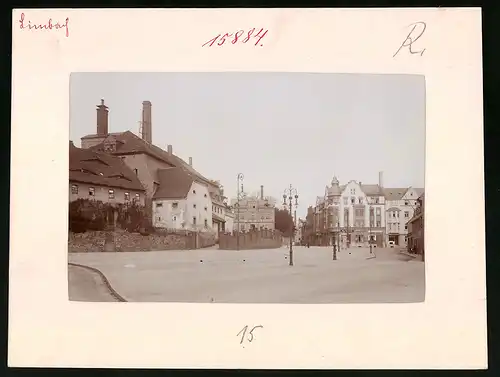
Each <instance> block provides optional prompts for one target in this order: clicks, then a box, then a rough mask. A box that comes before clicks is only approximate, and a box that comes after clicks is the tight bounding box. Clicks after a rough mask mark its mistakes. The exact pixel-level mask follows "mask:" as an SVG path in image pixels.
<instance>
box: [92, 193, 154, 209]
mask: <svg viewBox="0 0 500 377" xmlns="http://www.w3.org/2000/svg"><path fill="white" fill-rule="evenodd" d="M89 194H90V193H89ZM123 195H124V197H125V201H126V202H128V201H129V200H130V193H128V192H126V193H125V194H123ZM157 207H158V205H157Z"/></svg>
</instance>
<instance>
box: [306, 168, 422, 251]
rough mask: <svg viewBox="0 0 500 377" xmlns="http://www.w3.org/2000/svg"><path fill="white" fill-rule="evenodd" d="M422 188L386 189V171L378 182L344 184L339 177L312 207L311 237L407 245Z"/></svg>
mask: <svg viewBox="0 0 500 377" xmlns="http://www.w3.org/2000/svg"><path fill="white" fill-rule="evenodd" d="M423 191H424V190H423V189H421V188H413V187H406V188H386V187H384V182H383V172H379V181H378V184H364V183H362V182H357V181H354V180H351V181H349V182H348V183H347V184H344V185H341V184H340V182H339V180H338V179H337V178H336V177H333V179H332V181H331V184H330V185H329V186H326V187H325V191H324V194H323V195H322V196H318V197H317V199H316V205H315V206H314V207H312V208H310V209H309V210H308V218H306V224H307V226H308V227H309V229H310V228H312V230H308V231H307V233H306V234H307V239H308V240H309V242H311V244H314V245H323V246H326V245H331V244H332V242H338V243H339V244H340V245H341V246H344V247H349V246H354V247H363V246H365V247H366V246H368V245H370V243H371V244H372V245H374V246H377V247H386V246H387V245H389V244H390V245H394V246H400V247H404V246H405V245H406V240H407V233H408V229H407V228H408V225H407V222H408V221H409V219H410V218H411V217H412V216H413V215H414V210H415V206H416V201H417V199H418V197H419V196H420V195H421V194H422V193H423Z"/></svg>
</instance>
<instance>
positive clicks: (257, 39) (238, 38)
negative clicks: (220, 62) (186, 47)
mask: <svg viewBox="0 0 500 377" xmlns="http://www.w3.org/2000/svg"><path fill="white" fill-rule="evenodd" d="M256 30H257V29H256V28H252V29H250V30H248V31H245V30H238V31H237V32H236V33H225V34H219V35H217V36H216V37H214V38H212V39H210V40H209V41H207V42H205V43H204V44H203V45H202V46H201V47H205V46H206V47H212V46H214V45H215V46H222V45H224V43H226V42H227V43H226V44H229V43H231V44H233V45H234V44H236V43H238V42H241V43H247V42H251V43H253V44H254V46H260V47H262V46H264V44H263V41H262V39H263V38H264V37H265V36H266V35H267V32H268V30H264V29H263V28H261V29H260V30H259V31H258V32H257V33H256ZM215 42H217V43H215Z"/></svg>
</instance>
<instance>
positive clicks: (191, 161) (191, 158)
mask: <svg viewBox="0 0 500 377" xmlns="http://www.w3.org/2000/svg"><path fill="white" fill-rule="evenodd" d="M189 166H193V157H189Z"/></svg>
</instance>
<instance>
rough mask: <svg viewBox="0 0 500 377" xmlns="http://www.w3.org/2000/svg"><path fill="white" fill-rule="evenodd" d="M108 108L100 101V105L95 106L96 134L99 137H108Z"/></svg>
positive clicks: (102, 100)
mask: <svg viewBox="0 0 500 377" xmlns="http://www.w3.org/2000/svg"><path fill="white" fill-rule="evenodd" d="M108 113H109V110H108V107H107V106H106V105H105V104H104V99H101V104H100V105H98V106H97V134H98V135H101V136H107V135H108Z"/></svg>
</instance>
